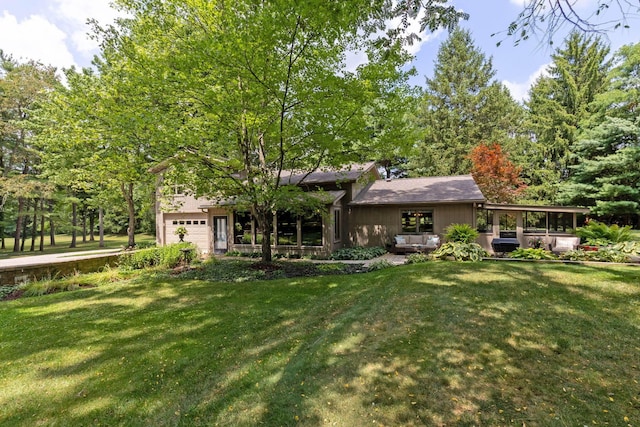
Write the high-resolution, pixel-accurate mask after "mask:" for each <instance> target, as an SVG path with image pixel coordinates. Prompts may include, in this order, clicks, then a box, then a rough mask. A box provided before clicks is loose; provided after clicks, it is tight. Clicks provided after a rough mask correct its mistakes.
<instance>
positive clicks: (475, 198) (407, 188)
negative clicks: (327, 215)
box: [350, 175, 486, 206]
mask: <svg viewBox="0 0 640 427" xmlns="http://www.w3.org/2000/svg"><path fill="white" fill-rule="evenodd" d="M485 201H486V199H485V197H484V196H483V195H482V192H481V191H480V189H479V188H478V185H477V184H476V182H475V181H474V180H473V177H472V176H471V175H460V176H437V177H427V178H401V179H393V180H390V181H386V180H377V181H374V182H372V183H371V184H370V185H369V186H368V187H367V188H365V189H364V190H363V191H362V192H361V193H360V194H358V196H357V197H356V198H355V199H354V200H353V201H352V202H351V203H350V204H351V205H356V206H360V205H407V204H412V205H416V204H431V203H460V202H467V203H472V202H477V203H482V202H485Z"/></svg>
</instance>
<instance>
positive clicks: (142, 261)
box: [118, 243, 197, 270]
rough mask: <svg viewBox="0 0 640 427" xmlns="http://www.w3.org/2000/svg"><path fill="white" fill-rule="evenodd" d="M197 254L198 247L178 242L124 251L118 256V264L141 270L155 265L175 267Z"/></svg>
mask: <svg viewBox="0 0 640 427" xmlns="http://www.w3.org/2000/svg"><path fill="white" fill-rule="evenodd" d="M196 255H197V254H196V248H195V247H194V246H193V245H192V244H191V243H176V244H173V245H167V246H164V247H160V248H157V247H156V248H148V249H141V250H139V251H133V252H127V253H124V254H122V255H120V257H118V266H119V267H120V268H122V269H124V270H141V269H144V268H149V267H155V266H159V267H163V268H173V267H176V266H177V265H179V264H180V263H181V262H186V263H190V262H191V261H192V260H193V259H194V258H195V257H196Z"/></svg>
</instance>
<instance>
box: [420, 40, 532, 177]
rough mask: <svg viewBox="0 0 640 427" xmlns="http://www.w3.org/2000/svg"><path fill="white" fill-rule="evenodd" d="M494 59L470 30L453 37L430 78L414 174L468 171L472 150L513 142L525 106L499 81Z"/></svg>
mask: <svg viewBox="0 0 640 427" xmlns="http://www.w3.org/2000/svg"><path fill="white" fill-rule="evenodd" d="M494 77H495V70H494V69H493V65H492V62H491V59H487V58H486V57H485V55H484V54H483V53H482V52H481V51H480V50H479V49H478V48H476V47H475V46H474V44H473V40H472V38H471V34H470V33H469V32H468V31H466V30H461V29H458V30H455V31H454V32H452V33H451V35H450V36H449V38H448V39H447V41H445V42H444V43H443V44H442V46H440V49H439V51H438V57H437V60H436V63H435V69H434V76H433V78H431V79H427V84H426V89H425V93H424V97H423V99H422V107H421V111H420V113H419V114H420V123H421V125H422V126H423V128H424V132H425V134H426V135H425V137H424V140H423V142H422V143H421V144H419V145H418V147H417V150H416V152H415V153H414V154H413V156H412V159H411V161H410V166H411V173H412V174H413V175H427V176H428V175H455V174H464V173H469V171H470V169H471V161H470V159H469V153H470V152H471V149H472V148H473V147H475V146H476V145H478V144H480V143H481V142H483V141H499V142H501V143H504V144H510V143H512V142H511V140H512V139H513V137H514V135H517V134H518V133H519V129H518V126H519V124H520V123H521V108H520V107H519V106H518V105H517V104H516V103H515V101H514V100H513V98H511V95H510V94H509V91H508V90H507V89H506V88H505V87H504V86H503V85H502V84H501V83H499V82H497V81H496V80H495V78H494Z"/></svg>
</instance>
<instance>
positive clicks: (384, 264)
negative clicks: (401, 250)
mask: <svg viewBox="0 0 640 427" xmlns="http://www.w3.org/2000/svg"><path fill="white" fill-rule="evenodd" d="M389 267H393V263H391V262H389V261H388V260H386V259H380V260H378V261H374V262H372V263H371V264H369V267H368V268H367V270H368V271H378V270H384V269H385V268H389Z"/></svg>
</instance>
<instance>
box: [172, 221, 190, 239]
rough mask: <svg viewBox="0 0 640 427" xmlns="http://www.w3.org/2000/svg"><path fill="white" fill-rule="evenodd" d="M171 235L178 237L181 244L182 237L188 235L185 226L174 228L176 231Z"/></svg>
mask: <svg viewBox="0 0 640 427" xmlns="http://www.w3.org/2000/svg"><path fill="white" fill-rule="evenodd" d="M173 234H175V235H176V236H178V238H179V239H180V241H181V242H184V236H186V235H187V234H189V232H188V231H187V228H186V227H185V226H183V225H181V226H180V227H178V228H176V231H174V232H173Z"/></svg>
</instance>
